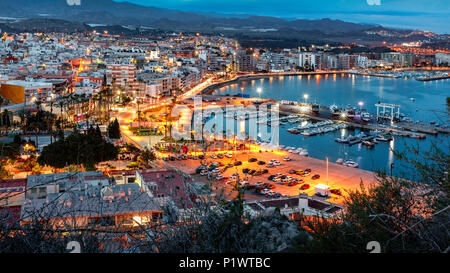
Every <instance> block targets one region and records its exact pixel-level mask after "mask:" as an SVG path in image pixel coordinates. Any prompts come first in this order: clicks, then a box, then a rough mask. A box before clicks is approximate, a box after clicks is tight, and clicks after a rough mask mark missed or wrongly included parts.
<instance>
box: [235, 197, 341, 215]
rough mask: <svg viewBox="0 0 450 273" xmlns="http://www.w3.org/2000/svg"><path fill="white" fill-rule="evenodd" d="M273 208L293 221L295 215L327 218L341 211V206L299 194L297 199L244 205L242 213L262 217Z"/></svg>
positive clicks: (263, 201)
mask: <svg viewBox="0 0 450 273" xmlns="http://www.w3.org/2000/svg"><path fill="white" fill-rule="evenodd" d="M274 208H276V209H279V210H280V213H281V214H283V215H285V216H286V217H288V218H290V219H294V218H295V215H297V214H301V215H304V216H316V215H322V216H324V217H327V218H329V217H332V216H333V215H335V214H336V213H338V212H339V211H341V210H342V209H343V207H342V206H339V205H336V204H333V203H328V202H325V201H321V200H318V199H315V198H313V197H309V196H308V195H307V194H300V195H299V196H298V197H289V198H280V199H273V200H261V201H249V202H245V203H244V211H245V212H248V213H249V214H250V216H253V217H256V216H260V215H263V214H264V213H266V212H267V211H268V210H270V209H274Z"/></svg>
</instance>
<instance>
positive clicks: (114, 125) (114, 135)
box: [108, 119, 121, 139]
mask: <svg viewBox="0 0 450 273" xmlns="http://www.w3.org/2000/svg"><path fill="white" fill-rule="evenodd" d="M108 136H109V138H111V139H119V138H120V137H121V134H120V125H119V122H118V121H117V119H115V120H114V121H112V122H110V123H109V125H108Z"/></svg>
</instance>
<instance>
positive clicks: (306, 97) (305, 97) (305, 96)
mask: <svg viewBox="0 0 450 273" xmlns="http://www.w3.org/2000/svg"><path fill="white" fill-rule="evenodd" d="M303 98H304V99H305V103H308V98H309V95H308V94H304V95H303Z"/></svg>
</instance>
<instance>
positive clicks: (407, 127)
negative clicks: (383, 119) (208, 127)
mask: <svg viewBox="0 0 450 273" xmlns="http://www.w3.org/2000/svg"><path fill="white" fill-rule="evenodd" d="M323 110H325V109H323ZM321 111H322V108H321ZM292 114H299V115H300V116H302V117H307V118H309V119H312V120H317V121H325V120H335V121H337V122H340V123H345V124H347V125H349V126H351V127H355V128H361V129H367V130H383V131H385V132H390V133H397V134H400V135H403V136H409V137H415V138H419V139H424V138H426V135H427V134H430V135H437V134H438V133H444V134H449V133H450V130H448V129H445V128H439V127H436V126H427V125H423V124H414V123H408V122H398V123H396V125H395V127H394V126H383V125H382V124H375V123H367V124H364V123H357V122H352V121H349V120H342V119H334V118H332V117H331V116H327V115H323V114H318V115H314V114H310V113H302V112H301V111H300V106H295V105H282V107H280V115H292Z"/></svg>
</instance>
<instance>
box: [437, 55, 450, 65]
mask: <svg viewBox="0 0 450 273" xmlns="http://www.w3.org/2000/svg"><path fill="white" fill-rule="evenodd" d="M434 58H435V63H436V65H438V66H440V65H443V66H450V54H446V53H436V55H435V57H434Z"/></svg>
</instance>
